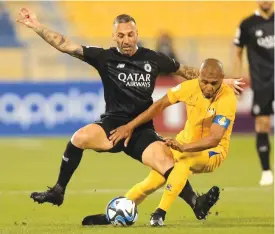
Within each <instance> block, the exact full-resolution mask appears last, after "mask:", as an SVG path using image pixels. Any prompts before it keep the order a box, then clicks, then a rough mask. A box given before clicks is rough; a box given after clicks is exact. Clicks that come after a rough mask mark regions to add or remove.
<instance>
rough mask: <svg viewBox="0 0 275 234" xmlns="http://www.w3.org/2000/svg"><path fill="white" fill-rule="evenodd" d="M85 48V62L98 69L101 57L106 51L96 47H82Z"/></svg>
mask: <svg viewBox="0 0 275 234" xmlns="http://www.w3.org/2000/svg"><path fill="white" fill-rule="evenodd" d="M82 47H83V55H84V61H85V62H86V63H88V64H90V65H92V66H93V67H95V68H96V69H98V67H99V64H100V60H101V55H102V53H103V51H104V49H103V48H100V47H95V46H82Z"/></svg>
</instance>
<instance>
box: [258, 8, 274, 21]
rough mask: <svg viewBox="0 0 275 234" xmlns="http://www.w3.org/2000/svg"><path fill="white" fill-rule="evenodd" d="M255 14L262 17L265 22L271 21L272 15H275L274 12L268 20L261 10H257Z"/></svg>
mask: <svg viewBox="0 0 275 234" xmlns="http://www.w3.org/2000/svg"><path fill="white" fill-rule="evenodd" d="M254 13H255V15H257V16H260V17H262V18H263V19H265V20H269V19H270V18H271V17H272V15H273V14H274V12H273V14H271V15H270V16H269V18H268V19H267V18H265V17H264V16H263V15H262V14H261V12H260V11H259V10H256V11H255V12H254Z"/></svg>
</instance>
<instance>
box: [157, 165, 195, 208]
mask: <svg viewBox="0 0 275 234" xmlns="http://www.w3.org/2000/svg"><path fill="white" fill-rule="evenodd" d="M189 169H190V166H189V163H188V160H180V161H178V162H176V163H175V166H174V169H173V170H172V172H171V173H170V175H169V177H168V180H167V183H166V185H165V188H164V192H163V195H162V199H161V201H160V204H159V206H158V208H160V209H162V210H164V211H167V210H168V209H169V208H170V206H171V205H172V203H173V202H174V201H175V199H176V198H177V196H178V195H179V194H180V192H181V191H182V189H183V188H184V185H185V184H186V181H187V178H188V175H189V172H190V170H189Z"/></svg>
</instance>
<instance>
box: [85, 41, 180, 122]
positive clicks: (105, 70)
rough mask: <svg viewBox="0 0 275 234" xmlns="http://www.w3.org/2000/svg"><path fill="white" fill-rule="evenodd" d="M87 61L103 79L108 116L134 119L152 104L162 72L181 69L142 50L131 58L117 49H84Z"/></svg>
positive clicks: (176, 64) (170, 61)
mask: <svg viewBox="0 0 275 234" xmlns="http://www.w3.org/2000/svg"><path fill="white" fill-rule="evenodd" d="M83 52H84V61H85V62H87V63H89V64H90V65H92V66H93V67H95V68H96V69H97V71H98V73H99V75H100V77H101V79H102V83H103V87H104V98H105V102H106V108H105V114H104V115H107V116H121V117H129V118H133V117H136V116H137V115H139V114H140V113H142V112H143V111H144V110H146V109H147V108H148V107H149V106H150V105H151V104H152V103H153V99H152V93H153V91H154V87H155V81H156V78H157V76H158V75H159V73H167V74H168V73H172V72H176V71H177V70H178V69H179V63H178V62H176V61H175V60H174V59H171V58H169V57H167V56H165V55H164V54H162V53H157V52H155V51H153V50H150V49H146V48H143V47H139V48H138V49H137V51H136V53H135V54H134V55H133V56H131V57H129V56H126V55H123V54H121V53H120V52H119V51H118V49H117V48H115V47H112V48H109V49H103V48H98V47H89V46H83Z"/></svg>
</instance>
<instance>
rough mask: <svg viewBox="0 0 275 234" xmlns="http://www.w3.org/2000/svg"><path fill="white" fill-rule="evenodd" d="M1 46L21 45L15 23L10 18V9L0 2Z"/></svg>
mask: <svg viewBox="0 0 275 234" xmlns="http://www.w3.org/2000/svg"><path fill="white" fill-rule="evenodd" d="M0 32H1V36H0V47H21V46H22V45H21V44H20V42H19V40H18V39H17V36H16V32H15V30H14V25H13V23H12V22H11V20H10V18H9V14H8V11H6V10H5V8H4V5H3V4H2V3H1V2H0Z"/></svg>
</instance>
